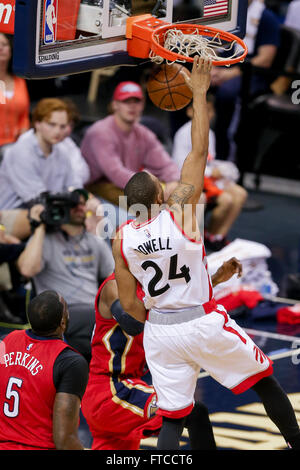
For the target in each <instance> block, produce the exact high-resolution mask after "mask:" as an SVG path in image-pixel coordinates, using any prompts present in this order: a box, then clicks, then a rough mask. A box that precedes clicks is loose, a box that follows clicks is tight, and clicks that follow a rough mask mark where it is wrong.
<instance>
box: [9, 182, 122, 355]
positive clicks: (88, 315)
mask: <svg viewBox="0 0 300 470" xmlns="http://www.w3.org/2000/svg"><path fill="white" fill-rule="evenodd" d="M82 192H83V194H84V193H85V192H84V191H82ZM86 199H87V196H86V197H84V195H82V194H81V195H80V201H79V204H78V205H77V206H76V207H74V208H72V209H71V210H70V221H69V223H67V224H63V225H62V226H61V227H60V228H59V229H58V230H57V231H54V232H53V233H50V232H48V229H47V227H46V226H45V224H44V223H42V222H41V218H40V215H41V213H42V211H43V210H44V207H43V206H42V205H41V204H37V205H34V206H33V207H32V208H31V209H30V213H29V214H30V219H31V220H32V225H34V226H35V230H34V233H33V235H32V237H31V238H30V240H29V242H28V243H27V246H26V248H25V250H24V251H23V253H22V254H21V256H20V257H19V259H18V262H17V266H18V269H19V271H20V273H21V274H22V275H23V276H25V277H27V278H32V279H33V283H34V287H35V290H36V293H37V294H39V293H40V292H42V291H44V290H47V289H52V290H56V291H62V289H63V293H64V298H65V299H66V301H67V303H68V306H69V311H70V324H69V328H68V332H67V334H66V339H67V341H68V342H69V344H70V345H71V346H73V347H74V348H75V349H77V350H78V351H79V352H81V353H82V354H84V355H85V357H87V358H89V355H90V339H91V334H92V330H93V326H94V321H95V313H94V298H95V296H96V294H97V290H98V286H99V282H100V281H101V280H102V279H104V278H106V277H107V276H108V275H110V274H111V273H112V271H113V269H114V262H113V258H112V253H111V249H110V247H109V246H108V244H107V243H105V242H104V241H103V240H101V239H100V238H98V237H96V236H95V235H93V234H92V233H89V232H87V231H86V229H85V218H86V212H85V203H86Z"/></svg>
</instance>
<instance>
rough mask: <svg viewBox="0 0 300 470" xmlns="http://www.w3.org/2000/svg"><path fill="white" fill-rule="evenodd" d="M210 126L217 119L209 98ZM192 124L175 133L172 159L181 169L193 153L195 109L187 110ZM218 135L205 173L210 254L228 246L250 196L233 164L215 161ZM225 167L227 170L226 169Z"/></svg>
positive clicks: (211, 139) (211, 138) (206, 234)
mask: <svg viewBox="0 0 300 470" xmlns="http://www.w3.org/2000/svg"><path fill="white" fill-rule="evenodd" d="M207 106H208V112H209V120H210V123H212V122H213V120H214V117H215V111H214V103H213V97H212V96H211V95H209V96H208V97H207ZM186 113H187V116H188V117H189V118H190V120H189V121H188V122H187V123H185V124H184V125H183V126H182V127H180V129H178V131H177V132H176V133H175V136H174V142H173V152H172V156H173V159H174V161H175V162H176V163H177V165H178V167H179V168H180V169H181V168H182V165H183V162H184V160H185V158H186V155H188V154H189V152H190V151H191V149H192V141H191V125H192V121H191V119H192V116H193V107H192V106H188V108H187V109H186ZM214 144H215V135H214V132H213V130H212V129H210V131H209V155H208V160H207V165H206V169H205V177H204V188H203V192H204V194H205V197H206V204H207V207H210V208H211V209H212V212H211V214H210V218H209V221H208V224H207V227H206V228H205V231H204V239H205V247H206V249H207V250H208V251H218V250H220V249H222V248H224V247H225V246H226V244H227V243H228V240H227V235H228V233H229V231H230V228H231V227H232V225H233V223H234V222H235V220H236V219H237V217H238V216H239V214H240V211H241V209H242V207H243V205H244V203H245V201H246V198H247V192H246V190H245V189H244V188H242V187H241V186H239V185H238V184H236V183H235V181H236V180H237V176H238V170H237V168H236V167H235V165H234V164H233V163H232V162H224V161H221V162H220V161H218V160H215V145H214ZM224 167H225V168H224Z"/></svg>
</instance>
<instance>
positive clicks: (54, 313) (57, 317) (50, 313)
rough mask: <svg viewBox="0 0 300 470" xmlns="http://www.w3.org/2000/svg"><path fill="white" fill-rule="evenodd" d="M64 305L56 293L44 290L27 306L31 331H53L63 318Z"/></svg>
mask: <svg viewBox="0 0 300 470" xmlns="http://www.w3.org/2000/svg"><path fill="white" fill-rule="evenodd" d="M63 312H64V305H63V303H62V302H61V299H60V297H59V295H58V294H57V292H55V291H53V290H46V291H44V292H42V293H41V294H39V295H37V296H36V297H34V298H33V299H32V300H31V302H30V304H29V306H28V312H27V316H28V320H29V322H30V325H31V328H32V329H33V331H38V332H39V333H49V332H52V331H55V330H56V329H57V328H58V326H59V325H60V322H61V320H62V317H63Z"/></svg>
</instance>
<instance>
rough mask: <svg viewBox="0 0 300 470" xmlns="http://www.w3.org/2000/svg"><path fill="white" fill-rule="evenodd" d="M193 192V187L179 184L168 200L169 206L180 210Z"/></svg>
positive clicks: (187, 184)
mask: <svg viewBox="0 0 300 470" xmlns="http://www.w3.org/2000/svg"><path fill="white" fill-rule="evenodd" d="M194 192H195V186H194V185H192V184H189V183H183V182H180V183H179V184H178V186H177V188H176V189H175V190H174V191H173V192H172V194H171V195H170V197H169V199H168V205H169V206H174V205H175V206H179V207H180V208H181V209H183V208H184V205H185V204H187V203H188V202H189V200H190V198H191V197H192V195H193V194H194Z"/></svg>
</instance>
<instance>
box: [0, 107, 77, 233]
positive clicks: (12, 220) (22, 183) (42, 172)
mask: <svg viewBox="0 0 300 470" xmlns="http://www.w3.org/2000/svg"><path fill="white" fill-rule="evenodd" d="M32 121H33V127H34V129H33V130H29V131H28V132H26V133H25V134H23V135H22V136H21V137H20V138H19V139H18V140H17V142H15V143H14V144H13V145H11V146H10V148H9V149H8V150H7V151H6V152H5V156H4V159H3V161H2V163H1V166H0V187H1V193H0V210H1V211H2V224H3V225H5V226H6V229H7V231H8V232H9V233H15V232H14V227H15V226H16V227H17V230H18V231H19V232H20V233H21V235H20V237H19V238H23V237H25V236H26V235H27V236H28V234H29V226H28V221H27V211H26V210H24V208H26V206H27V205H28V203H29V202H30V201H31V200H32V199H34V198H36V197H37V196H38V195H39V194H41V193H43V192H45V191H50V192H53V193H55V192H61V191H64V190H67V189H68V187H77V183H78V180H77V179H76V175H75V173H74V171H73V170H72V167H71V164H70V157H69V150H68V149H66V148H65V147H61V146H60V145H59V142H61V141H62V140H63V139H64V138H65V136H66V132H67V129H68V125H69V123H70V114H69V108H68V106H67V105H66V103H64V102H63V101H62V100H60V99H56V98H45V99H42V100H41V101H39V102H38V104H37V106H36V107H35V109H34V111H33V115H32ZM14 209H20V210H18V211H15V210H14Z"/></svg>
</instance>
